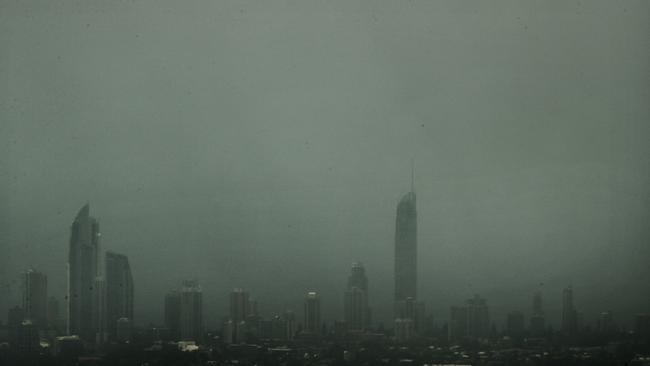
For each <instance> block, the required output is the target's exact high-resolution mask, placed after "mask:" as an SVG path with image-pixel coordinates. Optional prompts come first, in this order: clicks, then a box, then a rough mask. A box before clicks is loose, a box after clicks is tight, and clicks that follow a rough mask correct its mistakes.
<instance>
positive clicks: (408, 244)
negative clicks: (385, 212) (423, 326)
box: [395, 162, 417, 301]
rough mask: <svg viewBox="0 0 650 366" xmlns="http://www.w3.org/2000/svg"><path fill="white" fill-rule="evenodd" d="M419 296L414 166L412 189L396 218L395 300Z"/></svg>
mask: <svg viewBox="0 0 650 366" xmlns="http://www.w3.org/2000/svg"><path fill="white" fill-rule="evenodd" d="M409 298H410V299H413V300H415V299H416V298H417V211H416V206H415V187H414V168H413V163H412V162H411V191H410V192H408V193H407V194H406V195H404V196H403V197H402V199H401V200H400V202H399V204H398V205H397V216H396V220H395V301H404V300H407V299H409Z"/></svg>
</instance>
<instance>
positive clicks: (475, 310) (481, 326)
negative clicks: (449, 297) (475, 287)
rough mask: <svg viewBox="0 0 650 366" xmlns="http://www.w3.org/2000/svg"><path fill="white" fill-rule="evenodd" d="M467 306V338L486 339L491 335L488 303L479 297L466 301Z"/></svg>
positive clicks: (475, 296)
mask: <svg viewBox="0 0 650 366" xmlns="http://www.w3.org/2000/svg"><path fill="white" fill-rule="evenodd" d="M466 304H467V336H468V337H470V338H485V337H487V336H488V335H489V333H490V317H489V311H488V306H487V301H486V300H485V299H484V298H482V297H480V296H479V295H474V298H472V299H469V300H467V301H466Z"/></svg>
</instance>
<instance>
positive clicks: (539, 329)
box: [530, 290, 546, 337]
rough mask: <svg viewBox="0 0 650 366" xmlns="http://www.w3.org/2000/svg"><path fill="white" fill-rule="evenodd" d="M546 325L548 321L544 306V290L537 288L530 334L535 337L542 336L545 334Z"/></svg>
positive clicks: (534, 296)
mask: <svg viewBox="0 0 650 366" xmlns="http://www.w3.org/2000/svg"><path fill="white" fill-rule="evenodd" d="M545 327H546V321H545V317H544V309H543V307H542V292H541V291H540V290H537V291H535V294H534V295H533V315H532V316H531V317H530V334H531V335H532V336H533V337H541V336H543V335H544V331H545V330H544V329H545Z"/></svg>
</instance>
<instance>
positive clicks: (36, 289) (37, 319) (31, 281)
mask: <svg viewBox="0 0 650 366" xmlns="http://www.w3.org/2000/svg"><path fill="white" fill-rule="evenodd" d="M23 282H24V283H23V287H24V293H23V309H24V310H25V318H26V319H29V320H31V322H32V324H33V325H34V326H35V327H36V328H37V329H45V328H46V327H47V325H48V323H47V276H46V275H44V274H42V273H40V272H37V271H35V270H34V269H29V270H27V272H25V274H24V281H23Z"/></svg>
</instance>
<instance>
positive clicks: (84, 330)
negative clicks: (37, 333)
mask: <svg viewBox="0 0 650 366" xmlns="http://www.w3.org/2000/svg"><path fill="white" fill-rule="evenodd" d="M100 237H101V233H100V231H99V222H98V221H97V220H96V219H95V218H94V217H92V216H90V206H89V205H88V204H86V205H85V206H84V207H82V208H81V210H80V211H79V213H78V214H77V216H76V218H75V220H74V222H73V223H72V227H71V233H70V251H69V257H68V292H67V296H66V299H67V304H68V309H67V310H68V312H67V319H68V321H67V329H66V330H67V334H69V335H76V336H79V338H81V339H82V340H84V341H86V342H97V343H103V342H105V341H107V340H111V339H113V340H119V339H124V338H128V337H129V336H130V335H129V333H130V329H131V326H132V323H133V276H132V275H131V268H130V266H129V260H128V258H127V257H126V256H125V255H123V254H118V253H114V252H110V251H107V252H106V253H105V256H104V263H103V265H102V262H101V259H100V258H101V250H100Z"/></svg>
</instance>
